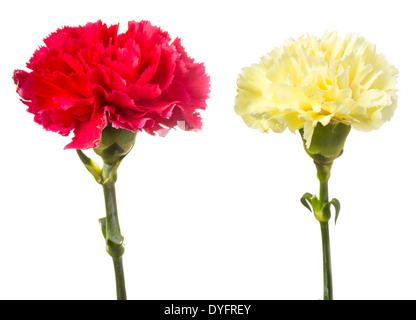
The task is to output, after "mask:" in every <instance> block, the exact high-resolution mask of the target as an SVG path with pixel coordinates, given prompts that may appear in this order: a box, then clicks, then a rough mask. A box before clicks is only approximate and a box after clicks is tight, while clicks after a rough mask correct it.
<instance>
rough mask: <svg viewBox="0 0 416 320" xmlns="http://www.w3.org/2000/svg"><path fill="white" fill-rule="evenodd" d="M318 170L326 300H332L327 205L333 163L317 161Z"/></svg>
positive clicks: (328, 207) (329, 214)
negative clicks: (322, 163)
mask: <svg viewBox="0 0 416 320" xmlns="http://www.w3.org/2000/svg"><path fill="white" fill-rule="evenodd" d="M315 165H316V168H317V171H318V174H317V175H318V179H319V203H320V205H319V206H320V208H322V217H325V220H324V221H319V223H320V225H321V237H322V257H323V272H324V300H332V299H333V294H332V269H331V248H330V244H329V226H328V220H329V218H330V217H331V211H330V206H329V205H326V204H327V203H328V202H329V196H328V181H329V177H330V174H331V166H332V163H330V164H326V165H320V164H317V163H315ZM327 219H328V220H327Z"/></svg>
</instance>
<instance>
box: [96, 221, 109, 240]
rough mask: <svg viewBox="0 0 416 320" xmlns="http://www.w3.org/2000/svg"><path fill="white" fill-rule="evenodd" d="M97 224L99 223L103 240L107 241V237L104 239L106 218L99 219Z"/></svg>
mask: <svg viewBox="0 0 416 320" xmlns="http://www.w3.org/2000/svg"><path fill="white" fill-rule="evenodd" d="M98 222H99V223H100V226H101V232H102V233H103V236H104V239H107V237H106V233H107V231H106V228H107V218H101V219H99V220H98Z"/></svg>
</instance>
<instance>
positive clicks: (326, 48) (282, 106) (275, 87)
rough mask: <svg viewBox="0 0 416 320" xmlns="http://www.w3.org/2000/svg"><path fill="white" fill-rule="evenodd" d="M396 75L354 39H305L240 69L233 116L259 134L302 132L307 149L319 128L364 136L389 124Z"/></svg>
mask: <svg viewBox="0 0 416 320" xmlns="http://www.w3.org/2000/svg"><path fill="white" fill-rule="evenodd" d="M397 74H398V71H397V69H396V68H395V67H393V66H391V65H389V63H388V62H387V60H386V59H385V57H384V55H383V54H377V53H376V47H375V45H374V44H372V43H369V42H368V41H366V40H365V39H364V38H363V37H361V36H359V35H356V34H349V35H347V36H346V37H345V39H342V38H340V37H339V36H338V34H337V33H336V32H331V33H325V34H324V36H323V37H322V38H317V37H314V36H310V35H306V36H302V37H300V38H299V39H297V40H293V39H290V40H288V41H286V43H285V44H284V45H283V46H282V47H278V48H275V49H273V50H272V51H271V52H270V53H268V54H266V55H265V56H264V57H262V58H261V60H260V62H259V63H257V64H253V65H251V66H250V67H247V68H244V69H243V70H242V72H241V74H240V75H239V78H238V81H237V86H238V90H237V92H238V94H237V96H236V99H235V111H236V113H237V114H239V115H240V116H241V117H242V118H243V120H244V122H245V123H246V124H247V125H248V126H249V127H251V128H255V129H259V130H262V131H264V132H268V131H270V130H272V131H274V132H282V131H284V130H285V129H286V127H287V128H289V130H290V131H292V132H296V130H299V129H303V138H304V139H305V141H306V146H307V147H308V148H309V146H310V144H311V140H312V135H313V132H314V129H315V127H316V126H317V124H318V123H321V124H322V125H323V126H326V125H328V124H329V123H330V122H331V121H332V122H333V123H334V122H335V123H336V122H341V123H344V124H347V125H350V126H352V127H353V128H355V129H358V130H362V131H369V130H374V129H377V128H379V127H380V126H381V125H382V124H383V123H384V122H385V121H387V120H390V119H391V117H392V116H393V113H394V110H395V109H396V106H397V88H396V83H397Z"/></svg>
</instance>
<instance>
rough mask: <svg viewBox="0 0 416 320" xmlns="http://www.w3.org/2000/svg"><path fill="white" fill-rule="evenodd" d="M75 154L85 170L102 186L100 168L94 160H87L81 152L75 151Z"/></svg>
mask: <svg viewBox="0 0 416 320" xmlns="http://www.w3.org/2000/svg"><path fill="white" fill-rule="evenodd" d="M77 154H78V156H79V158H80V159H81V161H82V163H83V164H84V166H85V167H86V168H87V170H88V171H89V172H90V173H91V174H92V175H93V177H94V179H95V180H96V181H97V182H98V183H100V184H102V181H101V180H102V179H101V168H100V166H99V165H98V164H97V163H96V162H95V161H94V160H92V159H90V158H88V157H87V156H86V155H85V153H84V152H82V151H81V150H79V149H77Z"/></svg>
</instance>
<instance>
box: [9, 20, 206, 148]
mask: <svg viewBox="0 0 416 320" xmlns="http://www.w3.org/2000/svg"><path fill="white" fill-rule="evenodd" d="M117 32H118V25H112V26H110V27H107V25H106V24H103V23H102V22H101V21H98V22H96V23H88V24H87V25H85V26H80V27H64V28H62V29H59V30H57V31H56V32H54V33H52V34H51V35H50V36H48V37H47V38H46V39H45V40H44V42H45V46H43V47H41V48H39V49H38V50H37V51H36V52H35V53H34V55H33V57H32V58H31V59H30V61H29V63H28V64H27V67H28V68H29V69H31V70H32V71H31V72H26V71H22V70H16V71H15V72H14V77H13V79H14V82H15V83H16V85H17V92H18V94H19V95H20V97H21V98H22V101H23V103H25V104H26V105H27V106H28V107H29V108H28V111H29V112H31V113H33V114H34V115H35V118H34V120H35V121H36V122H37V123H39V124H41V125H42V126H43V127H44V128H45V129H46V130H50V131H54V132H58V133H60V134H61V135H64V136H67V135H69V133H71V132H73V133H74V137H73V139H72V142H71V143H69V144H68V145H67V146H66V147H65V149H67V148H74V149H87V148H95V147H97V146H98V145H99V143H100V139H101V132H102V130H103V129H104V128H105V127H106V126H107V124H111V126H112V127H114V128H123V129H127V130H131V131H135V132H136V131H141V130H145V131H146V132H148V133H150V134H152V135H154V134H155V133H158V134H160V135H165V134H166V133H167V132H168V131H169V130H170V129H171V128H173V127H175V126H176V125H177V124H179V126H180V127H181V128H183V129H185V130H193V129H200V128H201V126H202V122H201V118H200V115H199V113H198V112H197V110H198V109H201V110H203V109H205V108H206V99H207V98H208V93H209V77H208V76H207V75H206V73H205V67H204V65H203V64H201V63H195V62H194V60H193V59H191V58H190V57H188V55H187V54H186V52H185V50H184V48H183V47H182V45H181V43H180V39H178V38H177V39H175V40H174V41H171V38H170V37H169V34H168V33H167V32H164V31H162V30H161V29H160V28H158V27H155V26H152V25H151V24H150V23H149V22H148V21H141V22H134V21H131V22H129V24H128V30H127V31H126V32H125V33H122V34H117Z"/></svg>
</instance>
